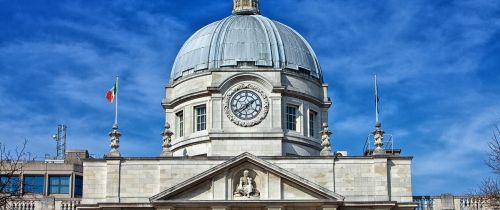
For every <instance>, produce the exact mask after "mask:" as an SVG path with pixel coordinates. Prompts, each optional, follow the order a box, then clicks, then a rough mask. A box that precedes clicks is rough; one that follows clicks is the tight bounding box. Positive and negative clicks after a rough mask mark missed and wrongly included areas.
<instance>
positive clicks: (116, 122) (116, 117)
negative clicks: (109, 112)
mask: <svg viewBox="0 0 500 210" xmlns="http://www.w3.org/2000/svg"><path fill="white" fill-rule="evenodd" d="M115 88H116V96H115V97H116V99H115V125H118V76H116V87H115Z"/></svg>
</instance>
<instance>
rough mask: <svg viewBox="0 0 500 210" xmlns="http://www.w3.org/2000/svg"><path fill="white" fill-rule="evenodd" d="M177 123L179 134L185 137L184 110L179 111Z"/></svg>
mask: <svg viewBox="0 0 500 210" xmlns="http://www.w3.org/2000/svg"><path fill="white" fill-rule="evenodd" d="M176 123H177V125H176V127H177V136H178V137H183V136H184V112H183V111H180V112H177V114H176Z"/></svg>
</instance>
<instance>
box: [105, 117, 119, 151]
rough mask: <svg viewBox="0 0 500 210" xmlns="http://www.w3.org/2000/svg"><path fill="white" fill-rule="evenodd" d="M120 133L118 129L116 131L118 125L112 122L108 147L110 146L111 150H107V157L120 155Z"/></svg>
mask: <svg viewBox="0 0 500 210" xmlns="http://www.w3.org/2000/svg"><path fill="white" fill-rule="evenodd" d="M121 135H122V134H121V133H120V131H118V125H117V124H114V125H113V128H112V129H111V132H110V133H109V141H111V144H110V145H109V147H111V150H110V151H109V153H108V155H107V157H120V156H121V155H120V152H119V151H118V148H119V147H120V136H121Z"/></svg>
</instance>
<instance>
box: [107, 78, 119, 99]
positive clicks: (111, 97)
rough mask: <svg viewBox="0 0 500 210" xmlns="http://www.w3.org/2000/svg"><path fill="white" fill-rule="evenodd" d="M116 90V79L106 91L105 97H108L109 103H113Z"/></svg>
mask: <svg viewBox="0 0 500 210" xmlns="http://www.w3.org/2000/svg"><path fill="white" fill-rule="evenodd" d="M117 91H118V81H116V82H115V84H114V85H113V87H112V88H111V89H109V90H108V92H107V93H106V99H108V101H109V103H113V101H114V100H115V97H116V93H117Z"/></svg>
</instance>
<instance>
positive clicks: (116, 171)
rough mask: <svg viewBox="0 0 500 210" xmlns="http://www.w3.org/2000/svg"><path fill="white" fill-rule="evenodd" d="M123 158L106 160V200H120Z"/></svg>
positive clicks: (115, 201)
mask: <svg viewBox="0 0 500 210" xmlns="http://www.w3.org/2000/svg"><path fill="white" fill-rule="evenodd" d="M120 167H121V160H116V159H115V160H106V169H107V174H106V202H113V203H118V202H120Z"/></svg>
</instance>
